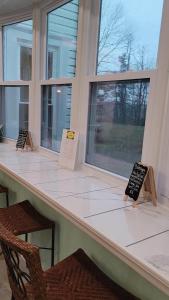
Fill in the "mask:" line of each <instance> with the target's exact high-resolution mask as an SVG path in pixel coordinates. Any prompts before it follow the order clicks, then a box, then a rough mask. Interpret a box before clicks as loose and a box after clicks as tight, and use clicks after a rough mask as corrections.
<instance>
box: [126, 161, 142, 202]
mask: <svg viewBox="0 0 169 300" xmlns="http://www.w3.org/2000/svg"><path fill="white" fill-rule="evenodd" d="M147 172H148V167H147V166H144V165H142V164H141V163H138V162H136V163H135V164H134V167H133V170H132V172H131V175H130V178H129V182H128V185H127V187H126V190H125V195H127V196H129V197H130V198H132V199H134V200H135V201H136V200H137V199H138V197H139V194H140V190H141V188H142V185H143V183H144V180H145V177H146V175H147Z"/></svg>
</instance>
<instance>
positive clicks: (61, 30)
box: [46, 0, 79, 79]
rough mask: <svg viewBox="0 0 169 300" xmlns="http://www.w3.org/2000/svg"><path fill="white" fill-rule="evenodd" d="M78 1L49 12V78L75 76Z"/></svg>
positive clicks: (75, 0) (47, 75)
mask: <svg viewBox="0 0 169 300" xmlns="http://www.w3.org/2000/svg"><path fill="white" fill-rule="evenodd" d="M78 3H79V1H78V0H73V1H70V2H69V3H67V4H65V5H62V6H61V7H59V8H57V9H55V10H53V11H52V12H50V13H49V14H48V30H47V35H48V36H47V74H46V77H47V79H49V78H59V77H74V76H75V68H76V43H77V26H78V8H79V4H78Z"/></svg>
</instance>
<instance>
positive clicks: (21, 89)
mask: <svg viewBox="0 0 169 300" xmlns="http://www.w3.org/2000/svg"><path fill="white" fill-rule="evenodd" d="M28 109H29V87H28V86H8V87H1V89H0V124H3V126H4V134H5V137H7V138H11V139H17V137H18V133H19V129H28Z"/></svg>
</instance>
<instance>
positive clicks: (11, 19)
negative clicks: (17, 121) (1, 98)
mask: <svg viewBox="0 0 169 300" xmlns="http://www.w3.org/2000/svg"><path fill="white" fill-rule="evenodd" d="M30 19H32V12H31V11H30V10H28V11H27V12H26V13H25V12H23V14H19V15H10V16H8V17H4V18H1V19H0V86H3V87H8V86H14V87H15V86H28V89H29V119H28V124H29V130H30V121H31V120H30V119H31V118H30V102H31V83H32V81H24V80H4V78H3V73H4V71H3V26H6V25H11V24H15V23H18V22H23V21H27V20H30ZM9 140H11V139H9Z"/></svg>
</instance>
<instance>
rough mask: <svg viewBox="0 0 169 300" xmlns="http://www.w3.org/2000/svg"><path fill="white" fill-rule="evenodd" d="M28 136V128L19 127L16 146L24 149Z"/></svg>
mask: <svg viewBox="0 0 169 300" xmlns="http://www.w3.org/2000/svg"><path fill="white" fill-rule="evenodd" d="M27 137H28V130H27V129H20V130H19V135H18V139H17V142H16V148H17V149H18V148H21V149H24V147H25V144H26V139H27Z"/></svg>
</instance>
